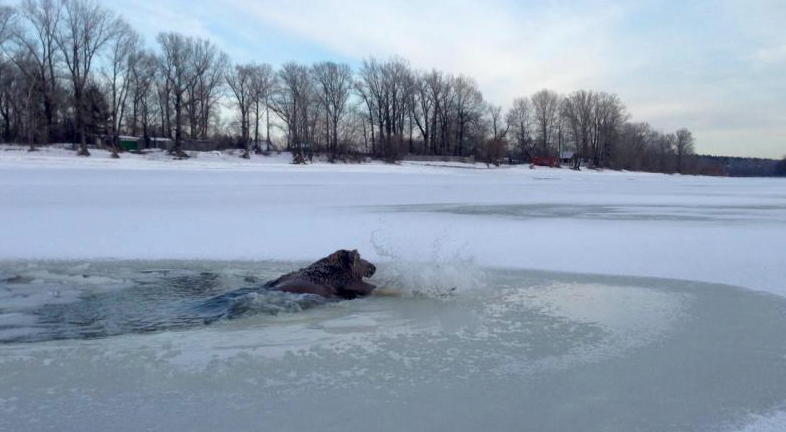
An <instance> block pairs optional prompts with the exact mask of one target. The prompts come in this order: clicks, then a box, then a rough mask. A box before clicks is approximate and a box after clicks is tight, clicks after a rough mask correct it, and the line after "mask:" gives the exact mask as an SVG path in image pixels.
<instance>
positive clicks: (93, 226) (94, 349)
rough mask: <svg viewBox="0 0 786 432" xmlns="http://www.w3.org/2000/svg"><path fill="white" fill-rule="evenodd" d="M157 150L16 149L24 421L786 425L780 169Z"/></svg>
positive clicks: (3, 272)
mask: <svg viewBox="0 0 786 432" xmlns="http://www.w3.org/2000/svg"><path fill="white" fill-rule="evenodd" d="M147 159H148V160H143V158H142V157H139V156H132V155H126V156H125V157H124V158H123V159H121V160H120V161H113V160H110V159H108V157H106V155H103V154H102V153H100V152H97V154H96V157H91V158H90V159H76V158H73V157H71V156H70V155H69V154H68V153H65V152H58V151H56V150H52V151H49V152H40V153H38V154H36V155H26V154H24V153H22V152H17V151H3V152H0V211H1V212H2V213H1V214H2V219H3V223H2V224H0V370H2V371H3V372H2V374H0V430H26V431H27V430H30V431H37V430H74V431H92V430H109V429H111V430H129V431H130V430H161V431H172V430H184V429H188V430H205V431H214V430H260V429H263V430H314V429H317V430H337V431H346V430H369V429H372V428H373V429H374V430H391V431H393V430H468V431H475V430H489V431H496V430H498V431H507V430H523V429H526V430H538V431H575V430H582V431H632V430H635V431H685V430H690V431H707V432H715V431H718V432H735V431H742V430H744V431H745V432H758V431H768V432H769V431H781V430H784V428H786V414H784V412H786V285H784V282H783V281H784V280H786V267H785V266H784V265H783V262H784V261H785V259H784V258H786V253H784V250H785V249H784V245H786V182H784V181H782V180H775V179H723V178H700V177H682V176H663V175H649V174H639V173H625V172H578V173H577V172H572V171H566V170H554V169H538V170H529V169H526V168H524V167H516V168H508V169H492V170H488V169H485V166H481V165H477V166H474V167H466V166H465V167H455V166H443V167H434V166H424V165H422V164H420V165H417V164H414V165H405V166H389V165H382V164H370V165H337V166H331V165H321V164H317V165H312V166H307V167H295V166H290V165H287V164H286V163H285V158H265V159H261V158H258V159H252V161H250V162H249V161H241V160H238V159H237V158H229V157H226V156H222V155H210V154H205V155H200V157H199V158H197V159H192V160H189V161H183V162H173V161H169V160H166V159H165V158H162V157H160V156H156V155H153V156H151V157H148V158H147ZM338 248H358V249H360V251H361V253H363V255H364V257H366V258H368V259H369V260H371V261H373V262H374V263H375V264H378V268H379V272H378V274H377V275H376V276H375V277H374V281H375V282H376V283H378V284H379V285H381V286H383V287H384V289H383V290H382V291H381V292H380V293H379V294H378V295H374V296H372V297H370V298H367V299H363V300H356V301H349V302H333V303H327V302H318V301H317V302H314V301H312V299H302V298H289V297H286V296H283V297H281V296H273V297H270V296H265V295H261V296H258V297H255V298H254V299H252V300H253V301H252V302H251V304H250V306H251V307H250V309H249V310H250V311H251V313H248V314H246V315H245V316H243V317H240V318H239V319H234V320H222V321H218V322H215V323H213V324H211V325H204V323H203V321H204V320H203V318H204V317H202V316H199V315H198V314H197V315H194V313H193V311H194V309H193V308H192V306H193V305H194V304H198V303H199V301H201V300H204V299H205V298H209V297H210V296H213V295H216V294H220V293H223V292H226V291H230V290H234V289H238V288H242V287H249V286H255V285H258V284H259V283H261V282H264V281H266V280H268V279H271V278H274V277H276V276H278V275H280V274H281V273H284V272H287V271H289V270H292V269H293V268H296V267H298V266H300V265H303V264H305V263H307V262H310V261H311V260H314V259H316V258H319V257H321V256H324V255H326V254H328V253H330V252H332V251H333V250H335V249H338Z"/></svg>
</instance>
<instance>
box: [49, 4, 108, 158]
mask: <svg viewBox="0 0 786 432" xmlns="http://www.w3.org/2000/svg"><path fill="white" fill-rule="evenodd" d="M118 22H119V21H118V19H117V18H116V17H115V14H114V12H112V11H110V10H108V9H106V8H105V7H103V6H102V5H100V4H99V3H97V2H96V1H95V0H63V20H62V22H61V26H60V30H59V32H58V34H57V37H56V38H55V40H56V42H57V45H58V47H59V48H60V51H61V52H62V53H63V58H64V60H65V64H66V67H67V69H68V71H69V73H70V75H71V84H72V86H73V91H74V93H73V96H74V125H75V127H76V129H77V130H78V131H79V137H80V148H79V153H78V154H79V155H80V156H90V152H88V151H87V137H86V136H85V135H86V133H85V122H84V115H85V110H86V104H87V102H88V101H87V100H85V91H86V89H87V87H88V84H89V80H90V72H91V70H92V66H93V60H94V59H95V57H96V55H97V54H98V52H99V51H100V50H101V49H102V48H103V47H104V46H105V45H106V44H107V43H108V42H109V41H110V40H111V39H112V38H113V37H114V36H115V35H116V32H117V28H118Z"/></svg>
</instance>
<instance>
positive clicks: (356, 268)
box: [328, 249, 377, 280]
mask: <svg viewBox="0 0 786 432" xmlns="http://www.w3.org/2000/svg"><path fill="white" fill-rule="evenodd" d="M328 260H330V261H331V262H333V263H335V264H338V265H340V266H341V267H344V268H346V269H347V270H349V272H350V274H351V275H352V277H353V279H355V280H361V279H363V278H364V277H371V276H374V273H376V271H377V268H376V267H375V266H374V264H371V263H370V262H368V261H366V260H364V259H363V258H361V257H360V253H358V251H357V249H354V250H351V251H350V250H345V249H342V250H339V251H336V252H334V253H332V254H331V255H330V256H329V257H328Z"/></svg>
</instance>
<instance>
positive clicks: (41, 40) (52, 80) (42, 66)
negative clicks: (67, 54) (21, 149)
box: [7, 0, 63, 143]
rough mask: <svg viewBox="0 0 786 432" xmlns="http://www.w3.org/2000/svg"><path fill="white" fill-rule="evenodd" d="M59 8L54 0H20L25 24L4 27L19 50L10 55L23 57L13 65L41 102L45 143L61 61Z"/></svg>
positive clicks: (49, 132) (48, 135) (53, 120)
mask: <svg viewBox="0 0 786 432" xmlns="http://www.w3.org/2000/svg"><path fill="white" fill-rule="evenodd" d="M62 10H63V8H62V6H61V4H60V3H59V2H58V1H57V0H24V1H23V2H22V3H21V4H20V5H19V14H20V17H21V18H22V20H23V22H24V24H25V25H19V26H13V27H11V28H8V29H7V30H9V32H10V33H11V34H10V35H9V36H10V37H11V39H12V40H13V42H14V46H15V49H16V50H17V51H19V52H20V55H16V56H14V57H13V58H15V59H17V60H19V59H24V60H25V61H24V62H23V63H19V64H17V67H19V70H20V71H21V72H22V73H23V74H25V75H26V76H27V77H28V81H30V82H31V90H30V92H31V95H32V93H33V92H35V93H36V95H37V96H36V97H40V100H41V103H42V105H43V115H44V117H45V121H44V124H43V125H42V139H41V141H42V142H45V143H48V142H50V140H51V134H52V129H53V128H54V126H55V113H56V111H57V95H58V91H57V79H58V67H59V63H60V61H61V55H60V53H59V52H58V45H57V35H58V28H59V26H60V24H61V18H62V17H61V16H62ZM33 82H34V83H33Z"/></svg>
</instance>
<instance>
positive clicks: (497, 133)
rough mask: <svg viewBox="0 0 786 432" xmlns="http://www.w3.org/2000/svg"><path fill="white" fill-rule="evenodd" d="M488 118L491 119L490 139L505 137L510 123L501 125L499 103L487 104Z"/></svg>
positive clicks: (495, 139) (502, 121) (496, 139)
mask: <svg viewBox="0 0 786 432" xmlns="http://www.w3.org/2000/svg"><path fill="white" fill-rule="evenodd" d="M487 109H488V113H489V119H490V120H491V139H492V140H494V141H499V140H502V139H504V138H505V136H506V135H507V134H508V130H510V125H509V124H507V125H503V123H504V120H503V118H502V107H501V106H499V105H494V104H489V105H488V108H487Z"/></svg>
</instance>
